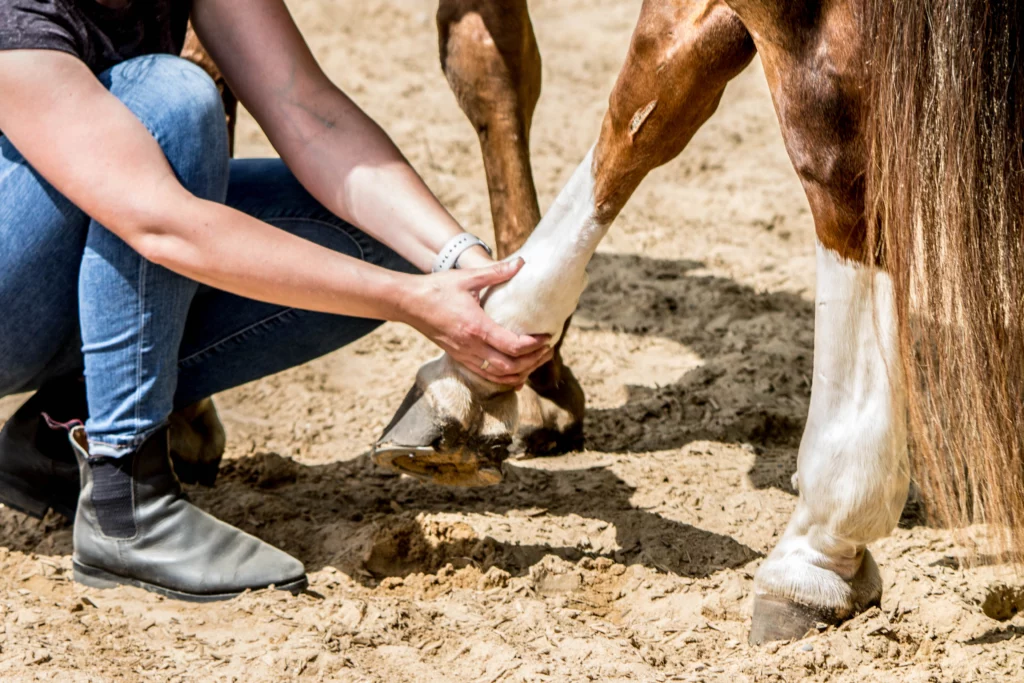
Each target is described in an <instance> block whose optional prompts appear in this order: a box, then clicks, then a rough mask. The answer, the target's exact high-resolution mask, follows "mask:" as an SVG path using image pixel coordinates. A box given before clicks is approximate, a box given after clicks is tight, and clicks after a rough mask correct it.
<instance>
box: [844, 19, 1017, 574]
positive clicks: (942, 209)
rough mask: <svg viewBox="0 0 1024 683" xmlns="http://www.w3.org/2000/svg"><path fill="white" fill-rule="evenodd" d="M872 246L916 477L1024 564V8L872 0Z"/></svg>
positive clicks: (960, 522) (949, 512) (953, 522)
mask: <svg viewBox="0 0 1024 683" xmlns="http://www.w3.org/2000/svg"><path fill="white" fill-rule="evenodd" d="M864 18H865V20H866V29H867V35H868V37H869V40H871V41H872V42H871V43H869V46H870V47H869V51H868V54H869V59H870V62H869V63H868V65H867V68H868V69H869V71H870V74H871V92H870V99H869V105H868V107H866V110H867V111H866V117H867V120H866V122H865V132H866V138H867V146H868V153H869V164H868V170H867V178H866V187H867V202H866V210H867V220H868V225H869V226H870V229H869V231H868V233H869V236H868V248H869V249H870V253H871V254H873V256H874V258H875V259H877V261H878V263H879V264H880V265H881V266H882V267H883V268H885V269H886V270H887V271H888V272H889V273H890V275H891V276H892V278H893V286H894V291H895V295H896V308H897V319H898V325H899V346H900V359H901V364H902V370H903V372H904V378H905V383H906V388H907V392H908V406H909V426H910V431H911V434H912V442H913V465H914V471H915V476H916V478H917V481H918V484H919V485H920V487H921V489H922V492H923V493H924V497H925V500H926V503H927V506H928V508H927V509H928V510H929V513H930V514H931V515H932V516H934V517H935V518H937V520H938V521H940V522H942V523H945V524H948V525H950V526H953V527H956V528H962V527H964V526H965V525H967V524H970V523H984V524H988V525H990V526H991V529H992V531H993V533H994V535H995V538H994V539H992V540H995V546H994V547H995V548H996V549H997V550H999V551H1001V552H1002V553H1005V555H1004V556H1006V557H1007V559H1015V560H1021V559H1024V49H1022V41H1024V8H1018V6H1017V0H865V14H864Z"/></svg>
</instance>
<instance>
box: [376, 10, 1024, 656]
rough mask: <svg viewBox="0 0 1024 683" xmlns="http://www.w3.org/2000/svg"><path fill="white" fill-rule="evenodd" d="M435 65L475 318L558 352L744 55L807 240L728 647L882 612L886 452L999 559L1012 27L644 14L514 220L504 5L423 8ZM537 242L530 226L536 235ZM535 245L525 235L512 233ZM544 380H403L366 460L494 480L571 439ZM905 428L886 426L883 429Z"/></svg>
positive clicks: (842, 14)
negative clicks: (468, 233)
mask: <svg viewBox="0 0 1024 683" xmlns="http://www.w3.org/2000/svg"><path fill="white" fill-rule="evenodd" d="M438 26H439V29H440V47H441V61H442V65H443V69H444V71H445V74H446V76H447V78H448V81H449V83H450V84H451V85H452V88H453V90H454V92H455V94H456V97H457V99H458V101H459V103H460V105H461V106H462V108H463V110H464V111H465V112H466V113H467V115H468V117H469V119H470V121H471V122H472V123H473V125H474V126H475V128H476V130H477V133H478V136H479V138H480V143H481V147H482V151H483V154H484V160H485V169H486V173H487V180H488V185H489V188H490V196H491V206H492V214H493V217H494V223H495V231H496V239H497V244H498V250H499V255H501V256H502V257H505V256H509V255H512V254H518V255H521V256H523V257H524V259H525V261H526V265H525V266H524V268H523V270H522V271H521V272H520V274H519V275H517V277H516V278H514V279H513V280H512V281H511V282H510V283H508V284H507V285H503V286H501V287H498V288H495V289H494V290H493V291H491V292H489V293H488V296H487V297H486V301H485V308H486V310H487V312H488V313H489V314H490V315H491V316H492V317H493V318H494V319H495V320H497V321H498V322H499V323H501V324H503V325H505V326H506V327H509V328H510V329H513V330H515V331H519V332H531V333H548V334H551V335H553V339H554V340H555V341H556V342H558V341H560V339H561V335H562V333H563V331H564V329H565V327H566V325H567V321H568V319H569V317H570V316H571V314H572V312H573V310H574V309H575V306H576V303H577V301H578V298H579V295H580V293H581V292H582V290H583V287H584V285H585V268H586V265H587V262H588V261H589V260H590V258H591V256H592V255H593V253H594V251H595V249H596V247H597V244H598V242H599V241H600V240H601V238H602V237H603V236H604V234H605V233H606V232H607V230H608V229H609V227H610V226H611V223H612V221H613V220H614V219H615V217H616V216H617V214H618V213H619V212H620V211H621V209H622V208H623V206H624V205H625V203H626V202H627V201H628V199H629V197H630V196H631V195H632V193H633V191H634V190H635V189H636V188H637V186H638V185H639V183H640V182H641V181H642V180H643V178H644V177H645V176H646V175H647V174H648V173H649V172H650V171H651V170H652V169H654V168H656V167H657V166H659V165H662V164H664V163H666V162H668V161H669V160H671V159H673V158H674V157H676V156H677V155H678V154H680V153H681V152H682V151H683V149H684V148H685V147H686V145H687V143H688V142H689V140H690V138H691V137H692V136H693V134H694V133H695V132H696V131H697V129H698V128H699V127H700V126H701V125H702V124H703V123H704V122H705V121H706V120H707V119H708V118H709V117H710V116H711V115H712V113H713V112H714V111H715V109H716V108H717V106H718V103H719V100H720V98H721V95H722V92H723V91H724V88H725V86H726V84H727V83H728V82H729V81H730V79H732V78H733V77H734V76H736V75H737V74H738V73H739V72H740V71H742V70H743V69H744V68H745V67H746V66H747V64H749V63H750V61H751V60H752V59H753V57H754V55H755V53H756V54H759V55H760V58H761V61H762V63H763V66H764V71H765V74H766V77H767V79H768V84H769V88H770V90H771V93H772V98H773V101H774V104H775V109H776V113H777V116H778V119H779V124H780V126H781V129H782V133H783V137H784V140H785V144H786V148H787V151H788V152H789V155H790V158H791V160H792V162H793V166H794V168H795V170H796V172H797V175H798V176H799V178H800V180H801V182H802V183H803V186H804V188H805V191H806V194H807V197H808V200H809V202H810V206H811V211H812V215H813V218H814V222H815V229H816V233H817V238H818V239H817V281H818V284H817V293H816V308H815V310H816V315H815V352H814V381H813V387H812V392H811V402H810V409H809V414H808V417H807V423H806V427H805V431H804V436H803V439H802V442H801V445H800V452H799V457H798V472H797V475H796V476H795V478H794V480H795V481H796V483H797V484H798V488H799V494H800V497H799V500H798V502H797V506H796V509H795V511H794V513H793V516H792V518H791V521H790V524H789V526H788V528H787V529H786V532H785V534H784V535H783V537H782V538H781V540H780V541H779V543H778V544H777V546H776V547H775V549H774V550H773V551H772V553H771V554H770V555H769V557H768V558H767V559H766V560H765V562H764V563H763V564H762V565H761V567H760V569H759V570H758V572H757V576H756V578H755V597H754V617H753V622H752V627H751V634H750V638H751V641H752V642H755V643H758V642H765V641H768V640H775V639H784V638H793V637H800V636H802V635H804V634H805V633H806V632H807V630H808V629H809V628H811V627H813V626H814V625H815V624H816V623H818V622H825V623H837V622H839V621H841V620H843V619H846V618H848V617H850V616H852V615H854V614H856V613H858V612H859V611H861V610H864V609H865V608H867V607H868V606H870V605H874V604H878V603H879V601H880V599H881V592H882V582H881V577H880V575H879V571H878V567H877V565H876V564H875V562H874V560H873V559H872V557H871V553H870V552H869V551H868V549H867V546H868V545H869V544H870V543H873V542H875V541H876V540H878V539H880V538H882V537H884V536H886V535H888V534H889V533H890V532H891V531H892V529H893V528H894V527H895V525H896V522H897V520H898V518H899V515H900V512H901V510H902V508H903V505H904V502H905V500H906V495H907V488H908V484H909V479H910V476H909V463H908V454H907V438H908V432H909V433H910V434H912V435H913V437H914V440H915V444H916V449H915V452H916V453H917V454H918V455H919V456H920V457H919V459H918V462H917V463H916V464H917V474H918V478H919V480H920V483H921V484H922V487H923V489H924V491H925V493H926V494H928V499H929V500H930V501H931V503H932V510H933V511H934V512H936V513H938V515H939V516H940V517H941V518H942V519H944V521H946V522H948V523H950V524H963V523H965V522H967V521H986V522H992V523H995V525H996V528H998V529H1005V530H1007V532H1006V535H1005V536H1004V537H1003V539H1004V541H1005V544H1004V547H1006V548H1009V549H1011V550H1012V551H1013V554H1014V556H1015V557H1017V558H1020V557H1021V555H1022V552H1021V551H1022V549H1024V542H1022V541H1024V429H1022V425H1024V416H1022V411H1024V363H1022V359H1024V240H1022V239H1021V238H1022V235H1021V225H1022V224H1024V145H1022V142H1021V140H1022V138H1021V134H1022V132H1024V69H1022V68H1021V63H1020V60H1021V59H1024V49H1022V41H1024V18H1022V17H1021V15H1020V13H1019V12H1018V10H1017V8H1016V5H1015V4H1014V3H1012V2H1010V0H644V2H643V5H642V8H641V12H640V19H639V22H638V24H637V27H636V30H635V32H634V34H633V38H632V41H631V44H630V48H629V52H628V55H627V58H626V63H625V65H624V66H623V68H622V71H621V73H620V75H619V78H618V80H617V82H616V85H615V87H614V90H613V91H612V94H611V98H610V102H609V109H608V112H607V114H606V115H605V118H604V122H603V124H602V127H601V130H600V134H599V137H598V140H597V143H596V144H595V146H594V148H593V149H592V150H591V151H590V153H588V154H587V156H586V158H585V159H584V160H583V162H582V163H581V164H580V166H579V167H578V168H577V170H576V171H575V173H574V174H573V176H572V178H571V179H570V181H569V183H568V184H567V186H566V187H565V189H564V190H563V191H562V193H561V194H560V195H559V197H558V198H557V199H556V200H555V203H554V205H553V206H552V208H551V209H550V210H549V211H548V213H547V214H546V215H545V216H544V218H543V220H540V221H539V217H540V212H539V208H538V205H537V199H536V191H535V189H534V184H533V178H532V173H531V170H530V162H529V130H530V122H531V118H532V114H533V110H534V106H535V104H536V102H537V98H538V96H539V93H540V57H539V53H538V51H537V45H536V41H535V39H534V36H533V30H532V27H531V24H530V20H529V15H528V13H527V7H526V2H525V0H441V3H440V8H439V11H438ZM538 222H539V224H538ZM535 225H536V229H534V226H535ZM582 405H583V402H582V392H581V391H580V390H579V387H578V384H577V383H576V381H575V379H574V378H573V377H572V375H571V373H569V372H568V370H567V369H565V368H564V367H563V366H562V365H561V363H560V361H559V360H558V359H557V358H556V360H555V361H554V362H553V363H552V364H551V365H550V366H549V367H547V368H544V369H542V371H541V372H539V373H538V375H537V376H535V377H533V378H531V382H530V385H529V388H528V389H527V390H525V391H524V392H520V393H519V394H516V393H512V392H507V391H505V390H503V389H502V388H500V387H496V386H493V385H489V384H486V383H483V382H481V381H480V380H479V379H478V378H477V377H476V376H475V375H472V374H470V373H468V372H465V371H463V370H462V369H460V368H459V367H457V366H456V365H455V364H454V363H452V362H451V361H450V359H448V358H447V357H444V356H442V357H441V358H439V359H437V360H434V361H431V362H430V363H428V364H426V365H425V366H424V367H423V368H421V369H420V371H419V373H418V375H417V379H416V383H415V385H414V387H413V389H412V390H411V391H410V392H409V395H408V396H407V397H406V400H405V401H404V402H403V404H402V406H401V407H400V409H399V410H398V413H397V414H396V415H395V418H394V419H393V420H392V422H391V424H390V425H389V426H388V427H387V428H386V430H385V433H384V436H383V437H382V439H381V440H380V441H379V442H378V444H377V447H376V457H377V460H378V462H380V463H383V464H385V465H387V466H389V467H391V468H393V469H397V470H399V471H405V472H410V473H413V474H416V475H418V476H420V477H423V478H428V479H433V480H435V481H442V482H447V483H463V484H465V483H477V484H479V483H488V482H494V481H497V480H499V479H500V477H501V474H500V466H501V462H502V461H503V460H504V459H505V458H506V457H508V454H509V452H510V450H511V449H512V448H513V447H514V446H515V445H516V444H517V443H518V444H519V445H520V447H522V448H524V449H526V450H527V451H532V452H544V451H557V450H564V449H565V448H571V447H573V446H574V445H578V443H579V441H580V438H581V434H582V432H581V430H580V424H581V418H582ZM908 416H909V419H908Z"/></svg>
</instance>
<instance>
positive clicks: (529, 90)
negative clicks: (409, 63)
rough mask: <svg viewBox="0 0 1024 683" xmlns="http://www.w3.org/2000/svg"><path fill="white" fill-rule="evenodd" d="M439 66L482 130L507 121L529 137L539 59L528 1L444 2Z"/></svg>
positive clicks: (439, 18)
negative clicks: (527, 5) (528, 10)
mask: <svg viewBox="0 0 1024 683" xmlns="http://www.w3.org/2000/svg"><path fill="white" fill-rule="evenodd" d="M437 27H438V40H439V46H440V53H441V68H442V70H443V71H444V73H445V76H446V77H447V79H448V82H449V84H450V85H451V88H452V91H453V92H454V93H455V96H456V99H458V101H459V105H460V106H461V107H462V109H463V111H465V113H466V115H467V116H468V117H469V119H470V121H471V122H472V123H473V125H474V126H475V127H476V129H477V131H478V132H479V133H480V134H481V135H484V134H487V133H488V132H489V130H490V129H491V128H493V127H494V126H498V125H502V124H509V125H512V126H513V127H515V128H516V129H517V130H514V131H511V132H512V133H513V134H518V135H523V136H525V135H527V134H528V132H529V128H530V121H531V119H532V116H533V111H534V108H535V107H536V105H537V100H538V99H539V97H540V87H541V71H540V66H541V61H540V51H539V50H538V48H537V41H536V39H535V38H534V35H533V26H532V25H531V23H530V17H529V13H528V12H527V7H526V1H525V0H442V1H441V3H440V4H439V6H438V10H437Z"/></svg>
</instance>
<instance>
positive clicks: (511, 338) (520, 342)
mask: <svg viewBox="0 0 1024 683" xmlns="http://www.w3.org/2000/svg"><path fill="white" fill-rule="evenodd" d="M523 264H524V262H523V260H522V259H516V260H514V261H504V262H501V263H496V264H494V265H491V266H489V267H487V268H474V269H471V270H449V271H444V272H441V273H434V274H431V275H425V276H422V277H416V278H415V280H414V283H413V284H412V285H411V286H410V290H409V292H407V296H405V297H404V298H403V306H402V308H403V310H404V313H405V315H404V322H407V323H408V324H410V325H412V326H413V327H414V328H416V329H417V330H419V331H420V332H421V333H423V334H424V335H425V336H426V337H427V338H428V339H430V340H431V341H432V342H434V343H435V344H437V345H438V346H440V347H441V348H442V349H443V350H444V351H445V352H446V353H448V355H449V356H451V357H452V358H453V359H455V360H456V361H457V362H458V363H460V364H461V365H463V366H464V367H466V368H467V369H468V370H470V371H471V372H473V373H475V374H477V375H479V376H480V377H483V378H484V379H486V380H489V381H491V382H494V383H496V384H503V385H506V386H514V387H517V388H518V387H521V386H522V385H523V384H524V383H525V382H526V378H527V377H529V376H530V374H531V373H532V372H533V371H534V370H536V369H537V368H538V367H540V366H541V365H543V364H544V363H546V362H547V361H549V360H551V357H552V355H553V351H552V349H551V347H550V346H548V342H549V341H550V339H551V337H550V335H523V334H515V333H513V332H510V331H508V330H506V329H505V328H503V327H501V326H500V325H498V324H497V323H495V322H494V321H493V320H491V318H490V317H489V316H488V315H487V314H486V313H485V312H484V310H483V308H482V307H481V305H480V292H481V290H483V289H485V288H487V287H492V286H494V285H498V284H501V283H503V282H508V281H509V280H511V279H512V278H513V277H514V276H515V274H516V273H518V272H519V270H520V269H521V268H522V267H523Z"/></svg>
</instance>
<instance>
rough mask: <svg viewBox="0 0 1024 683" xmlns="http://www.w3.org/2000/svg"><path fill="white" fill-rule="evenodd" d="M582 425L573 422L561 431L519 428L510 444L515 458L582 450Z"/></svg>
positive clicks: (541, 456) (551, 455) (545, 428)
mask: <svg viewBox="0 0 1024 683" xmlns="http://www.w3.org/2000/svg"><path fill="white" fill-rule="evenodd" d="M583 443H584V438H583V425H582V424H574V425H572V426H571V427H570V428H569V429H568V430H566V431H561V430H558V429H552V428H549V427H536V428H532V429H531V428H525V429H521V430H519V433H518V434H516V438H515V441H514V442H513V445H512V452H513V453H514V454H515V456H514V457H515V459H516V460H526V459H528V458H549V457H553V456H556V455H563V454H565V453H572V452H574V451H582V450H583Z"/></svg>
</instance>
